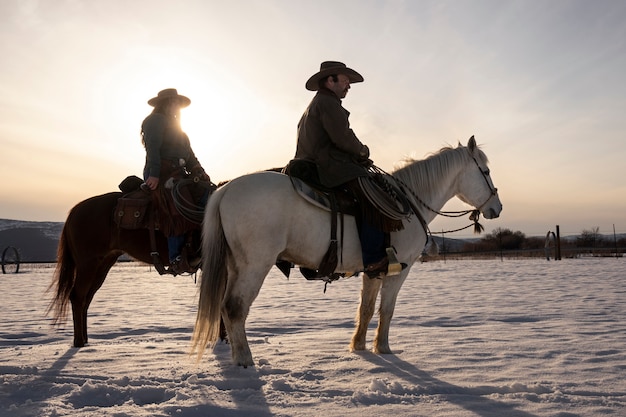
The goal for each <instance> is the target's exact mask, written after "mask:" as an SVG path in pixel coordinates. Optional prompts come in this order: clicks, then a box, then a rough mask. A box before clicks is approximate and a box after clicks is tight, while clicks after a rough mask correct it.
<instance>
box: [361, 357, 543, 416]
mask: <svg viewBox="0 0 626 417" xmlns="http://www.w3.org/2000/svg"><path fill="white" fill-rule="evenodd" d="M358 355H359V356H361V357H362V358H363V359H365V360H366V361H368V362H370V363H371V364H373V365H376V367H379V368H381V369H384V370H385V371H386V372H389V373H391V374H393V375H395V376H396V377H397V378H399V379H401V380H404V381H406V382H407V383H410V384H412V385H415V386H420V387H422V389H423V390H424V391H425V393H427V394H429V395H437V396H439V397H441V398H443V399H445V401H446V402H449V403H451V404H455V405H457V406H459V407H462V408H464V409H466V410H468V411H471V412H473V413H475V414H476V415H477V416H481V417H501V416H507V417H538V416H536V415H535V414H531V413H527V412H525V411H521V410H516V409H515V408H514V407H515V406H514V405H512V404H510V403H504V402H501V401H497V400H493V399H490V398H486V395H489V394H493V393H499V392H500V391H499V390H498V389H497V388H494V387H486V386H481V387H462V386H459V385H454V384H450V383H448V382H445V381H442V380H440V379H437V378H435V377H433V376H432V375H430V374H429V373H428V372H425V371H423V370H421V369H419V368H417V367H416V366H415V365H413V364H411V363H408V362H406V361H404V360H402V359H400V358H399V357H398V356H396V355H393V354H392V355H376V354H374V353H371V352H361V353H358Z"/></svg>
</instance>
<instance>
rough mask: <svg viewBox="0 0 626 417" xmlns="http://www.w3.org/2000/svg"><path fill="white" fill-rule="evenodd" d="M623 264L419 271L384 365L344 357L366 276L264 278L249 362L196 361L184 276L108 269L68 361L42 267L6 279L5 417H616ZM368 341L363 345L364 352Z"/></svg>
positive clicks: (215, 357) (1, 343) (127, 267)
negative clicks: (327, 280) (86, 339)
mask: <svg viewBox="0 0 626 417" xmlns="http://www.w3.org/2000/svg"><path fill="white" fill-rule="evenodd" d="M625 266H626V264H625V261H624V260H623V259H615V258H605V259H592V258H587V259H566V260H563V261H559V262H554V261H552V262H547V261H545V260H523V261H510V260H505V261H504V262H501V261H500V260H489V261H485V260H482V261H448V262H447V263H443V262H432V263H425V264H420V265H415V266H414V267H413V270H412V272H411V274H410V276H409V278H408V279H407V281H406V283H405V285H404V287H403V289H402V290H401V292H400V296H399V300H398V304H397V308H396V314H395V317H394V320H393V322H392V327H391V332H390V342H391V347H392V349H393V348H395V353H394V354H393V355H375V354H373V353H371V352H363V353H358V354H356V353H350V352H349V351H348V348H347V347H348V344H349V342H350V338H351V335H352V331H353V321H354V316H355V313H356V308H357V303H358V296H359V290H360V278H350V279H347V280H344V281H339V282H335V283H333V284H332V285H329V287H328V289H327V292H326V293H324V292H323V284H321V283H319V282H309V281H306V280H304V279H303V278H302V277H301V276H300V275H299V274H297V273H294V274H292V277H291V279H290V280H286V279H284V278H283V277H282V276H281V275H280V273H279V272H278V271H277V270H272V272H271V274H270V276H269V277H268V278H267V280H266V282H265V285H264V287H263V289H262V291H261V294H260V295H259V298H258V299H257V300H256V302H255V303H254V304H253V306H252V311H251V315H250V317H249V319H248V325H247V330H248V337H249V340H250V345H251V348H252V353H253V355H254V357H255V360H256V362H257V366H256V367H253V368H248V369H243V368H238V367H235V366H233V365H231V362H230V348H229V346H228V345H225V344H220V345H218V346H217V347H216V348H215V349H214V350H208V351H207V353H205V356H204V358H203V360H202V361H201V362H200V363H196V361H195V357H191V356H189V354H188V353H189V349H190V337H191V333H192V328H193V323H194V320H195V314H196V308H197V307H196V306H197V286H196V284H194V281H193V279H192V278H191V277H177V278H172V277H161V276H159V275H158V274H157V273H156V272H154V270H151V269H150V268H149V267H148V266H145V265H138V264H119V265H117V266H116V267H115V268H114V270H113V271H112V272H111V273H110V275H109V277H108V279H107V280H106V282H105V283H104V286H103V287H102V288H101V289H100V291H99V292H98V293H97V294H96V297H95V300H94V302H93V304H92V306H91V309H90V321H89V330H90V343H89V345H88V346H87V347H84V348H82V349H75V348H72V347H71V341H72V332H71V321H68V322H67V323H66V326H65V328H64V329H62V330H58V329H55V328H52V327H51V326H50V319H49V318H46V317H44V312H45V310H46V307H47V304H48V301H49V297H50V295H49V294H46V293H45V290H46V288H47V286H48V285H49V283H50V279H51V275H52V269H51V268H50V267H41V266H36V265H23V266H22V271H23V272H21V273H20V274H17V275H0V294H2V295H1V297H2V299H1V301H0V317H1V320H2V324H1V327H0V374H1V377H0V378H1V379H0V382H1V387H0V415H1V416H61V415H71V416H116V417H123V416H133V417H136V416H181V417H198V416H270V415H276V416H324V417H331V416H359V417H367V416H381V415H386V416H429V417H432V416H454V417H462V416H479V417H496V416H510V417H531V416H559V417H573V416H605V415H606V416H625V415H626V377H625V376H626V268H625ZM373 330H374V328H373V326H372V327H371V330H370V333H369V335H368V341H369V343H371V339H372V337H373Z"/></svg>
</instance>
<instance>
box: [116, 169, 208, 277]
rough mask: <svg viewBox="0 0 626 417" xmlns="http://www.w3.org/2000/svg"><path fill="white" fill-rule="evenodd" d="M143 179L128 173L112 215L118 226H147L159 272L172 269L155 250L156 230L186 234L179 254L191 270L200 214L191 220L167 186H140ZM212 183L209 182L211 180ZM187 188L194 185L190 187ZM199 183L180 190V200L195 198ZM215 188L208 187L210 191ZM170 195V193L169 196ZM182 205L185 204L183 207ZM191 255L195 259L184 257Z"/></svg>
mask: <svg viewBox="0 0 626 417" xmlns="http://www.w3.org/2000/svg"><path fill="white" fill-rule="evenodd" d="M142 184H143V180H142V179H141V178H139V177H137V176H134V175H132V176H129V177H127V178H125V179H124V181H122V182H121V183H120V185H119V188H120V190H121V191H122V193H123V194H122V196H121V197H120V198H119V199H118V201H117V205H116V207H115V211H114V216H113V219H114V221H115V223H116V224H117V226H118V227H119V228H120V229H129V230H137V229H147V230H148V231H149V234H150V255H151V257H152V262H153V264H154V266H155V268H156V270H157V271H158V272H159V274H160V275H164V274H172V275H175V274H174V272H173V271H171V269H166V268H165V267H164V265H163V263H162V262H161V257H160V254H159V252H158V251H157V244H156V231H157V230H158V231H159V232H161V233H162V234H164V235H165V236H170V235H185V237H186V245H185V247H184V248H183V253H182V255H183V256H184V257H185V259H186V261H187V264H188V265H189V268H187V271H185V272H189V273H194V272H196V271H197V270H198V268H199V266H200V229H201V218H202V216H201V214H202V213H199V214H198V213H196V215H197V216H198V219H200V220H190V219H189V218H188V217H189V216H186V217H185V216H183V215H182V214H181V213H180V211H179V210H180V208H179V207H177V206H176V204H175V202H174V201H173V198H172V196H171V193H170V192H169V190H163V192H152V191H150V190H149V189H147V188H144V187H145V186H142ZM211 186H212V184H211ZM189 188H194V189H192V190H190V189H189ZM196 188H198V187H193V186H192V187H186V189H183V190H182V191H179V193H184V195H183V197H182V199H183V203H190V202H192V201H197V195H198V190H197V189H196ZM213 190H214V188H212V189H211V190H210V193H212V192H213ZM168 195H169V196H168ZM183 209H184V208H183ZM189 256H193V257H194V260H193V261H191V262H190V261H189V260H188V259H187V258H188V257H189Z"/></svg>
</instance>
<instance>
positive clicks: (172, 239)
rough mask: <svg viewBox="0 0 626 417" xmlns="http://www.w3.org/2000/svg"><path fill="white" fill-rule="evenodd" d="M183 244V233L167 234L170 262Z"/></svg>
mask: <svg viewBox="0 0 626 417" xmlns="http://www.w3.org/2000/svg"><path fill="white" fill-rule="evenodd" d="M184 244H185V235H181V236H169V237H168V238H167V251H168V253H169V257H170V262H172V261H173V260H174V259H176V257H177V256H179V255H180V253H181V250H182V249H183V245H184Z"/></svg>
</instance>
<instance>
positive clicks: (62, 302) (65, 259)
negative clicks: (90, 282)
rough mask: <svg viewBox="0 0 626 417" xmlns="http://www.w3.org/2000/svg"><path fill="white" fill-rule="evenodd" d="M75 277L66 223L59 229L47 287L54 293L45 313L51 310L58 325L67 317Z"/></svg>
mask: <svg viewBox="0 0 626 417" xmlns="http://www.w3.org/2000/svg"><path fill="white" fill-rule="evenodd" d="M75 277H76V261H75V260H74V257H73V256H72V252H71V250H70V247H69V244H68V241H67V223H66V224H65V225H64V226H63V230H62V231H61V238H60V239H59V247H58V249H57V264H56V268H55V270H54V275H53V278H52V283H51V284H50V287H48V291H54V292H55V293H56V294H55V295H54V298H53V299H52V301H51V302H50V305H49V307H48V311H47V312H46V314H50V313H51V312H53V324H54V325H59V324H61V323H62V322H64V321H65V319H66V318H67V307H68V303H69V301H70V294H71V292H72V289H73V288H74V279H75Z"/></svg>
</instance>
